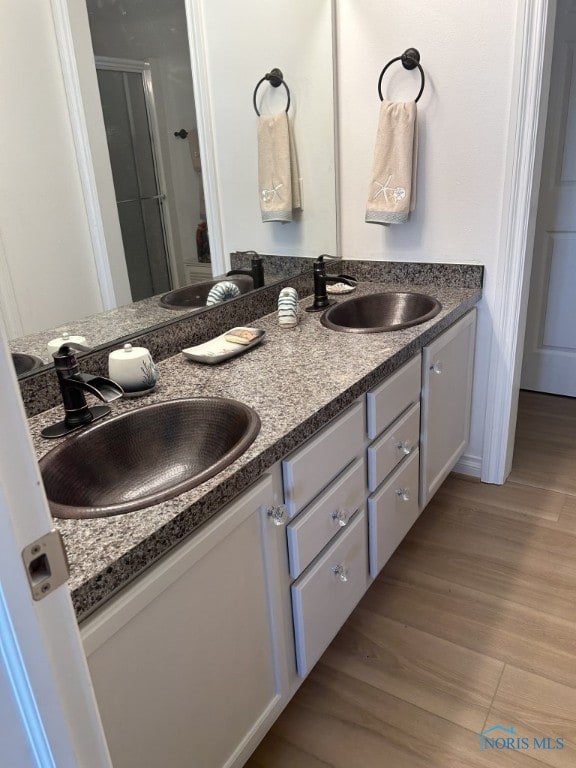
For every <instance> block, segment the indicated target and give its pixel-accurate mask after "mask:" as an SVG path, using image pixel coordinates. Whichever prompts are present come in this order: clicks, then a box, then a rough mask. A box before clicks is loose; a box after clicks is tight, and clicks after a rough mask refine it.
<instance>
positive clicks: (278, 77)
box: [252, 67, 290, 117]
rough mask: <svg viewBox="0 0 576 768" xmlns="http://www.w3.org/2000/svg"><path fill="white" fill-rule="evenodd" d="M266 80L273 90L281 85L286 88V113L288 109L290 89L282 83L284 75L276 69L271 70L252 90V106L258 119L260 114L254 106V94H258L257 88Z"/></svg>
mask: <svg viewBox="0 0 576 768" xmlns="http://www.w3.org/2000/svg"><path fill="white" fill-rule="evenodd" d="M265 80H268V81H269V83H270V85H271V86H272V87H273V88H278V86H279V85H283V86H284V88H286V95H287V97H288V103H287V104H286V112H288V110H289V109H290V89H289V88H288V86H287V85H286V83H285V82H284V75H283V74H282V71H281V70H279V69H277V68H276V67H275V68H274V69H272V70H271V71H270V72H267V73H266V74H265V75H264V77H263V78H262V79H260V80H258V82H257V83H256V88H254V95H253V96H252V104H253V105H254V110H255V111H256V114H257V115H258V117H260V112H258V107H257V106H256V93H257V92H258V88H260V86H261V85H262V83H263V82H264V81H265Z"/></svg>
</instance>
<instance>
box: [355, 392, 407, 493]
mask: <svg viewBox="0 0 576 768" xmlns="http://www.w3.org/2000/svg"><path fill="white" fill-rule="evenodd" d="M419 436H420V404H419V403H416V404H415V405H413V406H412V407H411V408H410V409H409V410H408V411H407V412H406V413H405V414H404V416H401V417H400V418H399V419H398V421H396V422H394V424H393V425H392V426H391V427H390V428H389V429H387V430H386V432H385V433H384V434H383V435H382V437H381V438H379V439H378V440H376V442H375V443H373V444H372V445H371V446H370V447H369V448H368V490H369V491H375V490H376V488H378V486H379V485H380V483H382V482H384V480H385V479H386V478H387V477H388V475H389V474H390V472H392V470H393V469H394V467H395V466H396V465H397V464H399V463H400V462H401V461H402V459H403V458H405V457H406V456H408V455H410V454H412V453H414V451H415V450H417V448H418V440H419Z"/></svg>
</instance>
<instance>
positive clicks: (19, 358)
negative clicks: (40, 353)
mask: <svg viewBox="0 0 576 768" xmlns="http://www.w3.org/2000/svg"><path fill="white" fill-rule="evenodd" d="M12 362H13V363H14V368H16V376H22V374H23V373H28V371H35V370H36V368H40V367H41V366H43V365H44V361H43V360H40V358H39V357H36V356H35V355H25V354H24V353H23V352H12Z"/></svg>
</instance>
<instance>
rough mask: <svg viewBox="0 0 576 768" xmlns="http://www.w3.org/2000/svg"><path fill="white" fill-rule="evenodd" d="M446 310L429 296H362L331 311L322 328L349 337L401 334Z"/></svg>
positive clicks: (399, 293) (398, 293) (392, 293)
mask: <svg viewBox="0 0 576 768" xmlns="http://www.w3.org/2000/svg"><path fill="white" fill-rule="evenodd" d="M441 309H442V305H441V304H440V302H439V301H436V299H434V298H433V297H432V296H428V295H427V294H426V293H414V292H411V291H390V292H386V293H370V294H368V295H366V296H358V297H356V298H353V299H348V300H347V301H342V302H341V303H340V304H335V305H334V306H332V307H330V309H328V310H327V311H326V312H324V314H323V315H322V317H321V318H320V319H321V321H322V325H325V326H326V327H327V328H331V329H332V330H333V331H343V332H345V333H382V332H383V331H401V330H403V329H404V328H409V327H410V326H412V325H419V324H420V323H425V322H426V321H427V320H431V319H432V318H433V317H435V316H436V315H437V314H438V312H440V310H441Z"/></svg>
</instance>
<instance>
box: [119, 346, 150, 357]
mask: <svg viewBox="0 0 576 768" xmlns="http://www.w3.org/2000/svg"><path fill="white" fill-rule="evenodd" d="M149 355H150V352H149V351H148V350H147V349H146V347H133V346H132V344H129V343H126V344H124V346H123V347H122V349H115V350H114V351H113V352H110V358H112V360H134V359H136V358H139V357H147V356H149Z"/></svg>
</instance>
